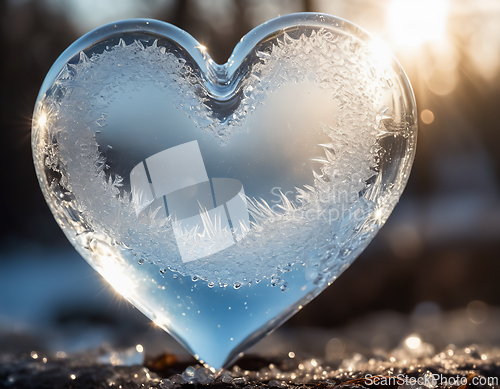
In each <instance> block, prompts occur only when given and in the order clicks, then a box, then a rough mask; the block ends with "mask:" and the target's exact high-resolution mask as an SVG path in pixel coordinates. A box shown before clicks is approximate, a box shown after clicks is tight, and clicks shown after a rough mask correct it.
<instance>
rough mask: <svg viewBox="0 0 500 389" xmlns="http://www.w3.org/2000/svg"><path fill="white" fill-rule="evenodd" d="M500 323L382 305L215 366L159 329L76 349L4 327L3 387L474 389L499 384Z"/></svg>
mask: <svg viewBox="0 0 500 389" xmlns="http://www.w3.org/2000/svg"><path fill="white" fill-rule="evenodd" d="M499 328H500V309H498V308H494V307H488V306H486V305H481V304H476V305H474V304H473V305H471V304H469V306H468V308H467V309H463V310H457V311H451V312H444V313H443V312H441V311H440V310H439V308H438V307H437V306H435V305H433V304H432V303H424V304H420V305H419V306H418V307H417V308H416V310H415V311H414V312H413V313H412V314H411V315H408V316H404V315H401V314H396V313H388V312H386V313H378V314H375V315H370V316H366V317H364V318H361V319H359V320H357V321H354V322H352V323H351V324H350V325H348V326H346V327H344V328H340V329H328V330H327V329H293V330H292V329H286V328H283V329H280V330H278V331H277V332H275V333H274V334H273V335H271V336H270V337H268V338H267V339H266V340H264V341H263V342H261V343H260V344H259V345H257V346H256V347H254V349H253V350H251V351H250V353H249V354H248V355H247V356H245V357H243V358H242V359H240V360H239V361H238V362H236V364H235V365H234V366H231V367H230V368H228V369H227V370H221V371H217V372H213V371H211V370H209V369H207V368H205V367H202V366H200V365H197V364H196V362H195V360H194V359H190V357H189V356H187V354H185V353H183V352H181V351H179V350H178V349H176V348H175V346H173V348H171V347H170V346H166V345H165V344H163V346H160V348H162V347H163V349H162V351H161V352H160V351H159V349H158V341H157V340H158V339H159V332H157V331H149V332H148V333H146V334H144V333H141V334H140V335H139V336H137V338H134V335H132V334H130V338H129V342H131V344H134V343H135V346H130V347H125V348H123V347H114V346H111V345H104V346H100V347H96V348H93V349H90V350H87V351H74V352H68V353H67V352H64V351H47V350H51V349H52V347H51V345H50V343H51V342H53V341H54V336H52V338H51V337H46V336H45V335H46V334H37V335H34V334H31V337H30V334H27V333H22V331H15V330H12V329H10V330H8V329H7V328H3V329H2V328H1V327H0V387H12V388H169V389H170V388H181V387H182V388H193V387H194V386H198V387H199V386H200V385H203V386H205V387H212V388H246V389H251V388H257V387H259V388H261V387H264V388H282V389H284V388H318V389H325V388H329V387H334V386H339V387H344V388H345V387H358V388H363V387H369V382H368V381H367V380H366V378H365V377H366V375H367V374H371V375H381V376H382V378H383V377H390V376H393V377H394V376H397V375H399V374H403V375H404V376H405V377H408V378H411V377H415V378H418V377H421V378H422V379H423V380H425V379H426V378H427V380H426V381H423V382H424V384H423V385H422V384H411V383H410V384H403V385H400V384H396V385H392V387H394V388H396V387H397V388H399V389H417V388H421V389H426V388H444V387H448V388H453V387H456V388H458V387H460V383H461V381H459V380H467V379H469V383H468V384H467V385H466V386H467V387H472V388H473V387H478V388H481V387H499V386H498V382H497V385H496V386H495V385H493V386H492V385H491V383H495V381H494V380H495V379H497V380H498V378H495V377H499V376H500V332H499V331H498V329H499ZM139 342H141V343H142V344H140V343H139ZM155 345H156V349H155ZM28 350H29V351H28ZM432 374H441V375H442V377H446V378H449V379H451V380H452V381H450V383H451V385H450V384H449V385H444V384H441V383H440V382H436V381H433V380H432V378H431V377H432ZM473 379H475V381H474V382H476V384H473ZM453 380H455V381H453ZM488 380H489V382H490V385H488V384H487V383H488ZM481 382H483V383H485V384H484V385H482V384H481ZM454 383H456V384H454ZM371 387H376V385H372V386H371ZM463 388H464V386H462V389H463Z"/></svg>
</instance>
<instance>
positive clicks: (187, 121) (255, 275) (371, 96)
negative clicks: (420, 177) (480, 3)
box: [33, 19, 416, 368]
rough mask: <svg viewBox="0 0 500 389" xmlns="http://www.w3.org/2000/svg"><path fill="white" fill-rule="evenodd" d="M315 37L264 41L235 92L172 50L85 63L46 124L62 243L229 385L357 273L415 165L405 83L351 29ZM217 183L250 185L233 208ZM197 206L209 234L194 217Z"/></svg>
mask: <svg viewBox="0 0 500 389" xmlns="http://www.w3.org/2000/svg"><path fill="white" fill-rule="evenodd" d="M332 20H333V19H332ZM337 25H338V23H337ZM329 26H330V25H329ZM301 28H302V29H301V30H296V29H295V30H293V31H292V32H287V31H283V32H281V33H280V34H278V35H277V36H275V37H273V38H266V39H262V40H261V41H260V42H259V43H258V44H257V45H256V46H255V47H254V48H253V49H252V50H251V51H250V52H249V53H248V55H247V56H246V58H245V60H244V62H243V64H242V65H241V66H240V68H239V70H238V71H237V72H235V73H234V74H233V76H232V77H231V78H230V79H228V80H226V81H227V82H226V83H225V84H224V83H221V82H220V81H219V83H217V82H214V81H213V80H211V79H210V77H209V76H207V75H205V74H204V73H203V72H202V71H201V70H200V68H199V66H198V65H199V64H198V63H196V61H194V60H193V59H192V58H191V56H190V55H189V53H187V52H185V51H184V50H182V49H181V48H180V46H178V45H176V43H175V42H173V41H170V40H166V39H158V36H153V35H152V34H151V36H148V35H147V34H144V33H142V34H137V33H132V32H129V33H128V34H127V33H125V34H123V39H119V40H117V39H116V38H111V37H109V38H108V39H107V40H104V41H103V40H101V41H99V42H98V43H96V44H95V45H93V46H89V47H87V49H86V50H85V51H82V52H78V53H76V55H75V56H74V57H73V58H72V59H71V60H70V61H68V63H66V64H65V65H64V66H63V68H62V69H61V71H60V72H59V74H58V76H57V77H56V78H55V80H54V82H53V83H52V84H51V85H50V87H49V88H48V89H47V90H46V91H45V93H43V94H41V98H40V100H39V102H38V104H37V106H36V109H35V119H34V126H33V149H34V157H35V165H36V168H37V173H38V176H39V179H40V181H41V185H42V189H43V191H44V194H45V196H46V199H47V201H48V203H49V205H50V206H51V209H52V211H53V213H54V215H55V217H56V220H57V221H58V223H59V224H60V225H61V227H62V229H63V231H64V232H65V233H66V235H67V236H68V238H69V239H70V241H71V242H72V243H73V244H74V246H75V247H76V248H77V250H78V251H79V252H80V253H81V254H82V256H83V257H84V258H85V259H86V260H87V261H88V262H89V263H90V264H91V265H92V266H93V267H94V268H95V269H96V270H98V271H99V272H100V273H101V274H102V275H103V276H104V278H106V279H107V280H108V281H109V282H110V283H111V285H113V287H114V288H115V289H116V290H117V291H118V292H120V293H121V294H122V295H123V296H124V297H126V298H127V299H128V300H129V301H131V302H132V303H133V304H134V305H135V306H136V307H138V308H139V309H140V310H141V311H142V312H143V313H144V314H146V315H147V316H148V317H149V318H151V319H152V320H153V321H154V322H155V323H156V324H157V325H158V326H160V327H162V328H164V329H165V330H167V331H168V332H169V333H171V334H172V335H173V336H174V337H175V338H177V339H178V340H179V341H180V342H181V343H182V344H183V345H184V346H185V347H186V348H188V349H189V350H190V351H191V352H192V353H193V354H194V355H195V356H197V357H198V358H200V359H201V360H203V361H205V362H206V363H208V364H209V365H210V366H212V367H215V368H219V367H221V366H223V365H225V364H227V363H229V362H230V361H231V360H233V359H234V358H236V357H237V356H238V355H239V354H240V353H241V352H243V351H244V350H245V349H246V348H248V347H249V346H250V345H251V344H253V343H255V342H256V341H257V340H259V339H260V338H261V337H263V336H264V335H265V334H267V333H268V332H269V331H271V330H273V329H274V328H276V327H277V326H278V325H280V324H281V323H283V322H284V321H285V320H286V319H287V318H288V317H290V316H291V315H292V314H293V313H295V312H296V311H297V310H298V309H300V308H301V307H302V306H303V305H304V304H306V303H307V302H309V301H310V300H311V299H312V298H314V297H315V296H316V295H317V294H318V293H320V292H321V291H322V290H323V289H324V288H325V287H326V286H327V285H328V284H329V283H331V282H332V281H333V280H335V278H336V277H338V276H339V275H340V274H341V273H342V272H343V271H344V270H345V269H346V268H347V267H348V266H349V265H350V264H351V263H352V261H354V259H355V258H356V256H357V255H358V254H359V253H360V252H361V251H362V250H363V249H364V248H365V247H366V245H367V244H368V243H369V241H370V240H371V239H372V238H373V236H374V235H375V234H376V232H377V231H378V229H379V228H380V227H381V226H382V224H383V223H384V222H385V220H386V218H387V217H388V215H389V213H390V212H391V211H392V208H393V207H394V205H395V203H396V202H397V200H398V198H399V195H400V194H401V192H402V190H403V188H404V185H405V183H406V180H407V177H408V173H409V168H410V166H411V162H412V159H413V154H414V146H415V128H416V127H415V126H416V123H415V121H414V118H413V114H414V109H415V108H414V106H413V105H412V104H414V103H413V101H412V98H411V91H409V89H408V85H407V84H406V80H405V78H404V74H402V73H401V70H400V69H399V68H397V67H395V66H396V65H394V64H393V65H392V66H391V65H389V63H388V62H387V63H386V62H383V61H382V62H381V60H380V59H379V56H376V55H374V54H373V52H372V50H371V48H370V45H369V44H368V43H366V42H365V41H364V40H363V39H361V38H360V37H358V36H353V35H351V34H350V33H348V32H347V31H343V30H342V29H341V28H333V27H328V28H326V27H324V26H323V27H321V26H309V27H307V26H302V27H301ZM125 30H126V29H125ZM207 64H208V66H209V67H210V66H214V67H215V66H216V65H213V63H211V62H210V60H209V59H207ZM218 69H219V71H223V70H224V69H225V70H226V71H227V70H228V69H229V68H228V65H226V66H225V67H224V66H222V67H219V68H218ZM207 77H208V78H207ZM182 145H184V147H187V146H186V145H190V146H189V148H184V149H179V148H177V149H175V148H176V147H179V146H182ZM166 150H170V152H166V153H165V151H166ZM172 150H177V151H179V150H191V151H189V152H178V153H177V154H175V153H173V152H172ZM193 150H194V151H193ZM161 153H163V154H161ZM160 155H161V156H162V157H161V158H163V159H161V158H160V157H159V156H160ZM173 155H175V156H176V157H175V158H177V159H176V160H172V158H173V157H172V156H173ZM155 158H156V159H155ZM168 158H170V159H168ZM160 160H161V161H163V162H162V163H164V165H161V164H160V165H159V164H158V163H156V162H155V161H160ZM165 161H167V162H165ZM155 163H156V165H155ZM136 167H138V168H137V170H135V171H136V173H137V174H136V173H134V174H132V173H131V172H132V171H133V170H134V168H136ZM183 169H184V170H183ZM193 169H194V170H196V171H194V170H193ZM179 171H186V174H184V175H182V177H177V178H176V180H181V181H182V183H181V184H179V185H177V184H176V185H177V186H176V185H174V184H173V182H174V181H175V180H174V179H173V178H172V177H175V174H176V173H178V172H179ZM169 172H170V173H169ZM162 177H163V178H165V177H167V179H166V184H165V183H164V182H160V181H162V179H161V178H162ZM200 177H201V178H200ZM217 178H225V179H233V181H234V182H239V183H240V184H241V187H242V188H243V191H241V192H240V194H239V197H238V196H235V197H234V198H235V199H236V200H234V201H233V203H231V202H230V201H226V200H227V199H226V200H224V204H218V199H220V197H218V193H217V188H216V185H215V183H216V181H215V180H214V179H217ZM169 180H170V181H169ZM138 187H139V188H140V191H138V190H137V188H138ZM172 187H175V188H174V189H176V190H177V191H174V189H171V190H170V189H168V188H172ZM160 188H161V190H162V191H161V190H160ZM179 188H180V189H179ZM160 192H161V193H160ZM193 193H195V194H193ZM236 193H237V191H236ZM242 193H244V195H243V194H242ZM202 195H203V196H205V197H203V196H202ZM202 198H204V199H208V200H209V201H208V202H209V203H210V202H211V203H210V204H211V205H210V204H209V205H208V206H205V205H203V206H202V202H203V201H205V200H200V199H202ZM188 199H195V200H196V201H197V204H199V207H198V208H197V209H196V214H195V213H191V214H189V215H187V216H189V217H191V219H189V220H195V221H198V220H201V222H197V223H198V224H193V223H194V222H192V221H191V222H186V220H188V218H187V216H186V218H183V219H182V220H181V218H178V216H179V215H180V214H181V213H182V212H184V210H183V211H182V212H181V211H180V208H179V207H178V206H177V205H176V204H180V203H182V202H183V201H184V200H185V201H188ZM193 201H194V200H193ZM231 204H232V205H231ZM235 204H236V205H238V204H239V205H238V206H236V205H235ZM241 204H244V205H245V207H246V210H245V209H244V210H245V212H243V213H241ZM216 207H218V208H217V209H216ZM231 207H232V208H231ZM238 207H239V208H238ZM217 210H218V211H217ZM210 212H212V213H210ZM217 212H219V213H217ZM238 212H239V213H238ZM236 213H238V215H239V216H238V217H236V216H235V215H236ZM200 215H204V217H200ZM141 218H142V219H141ZM224 218H226V219H224ZM237 222H239V226H238V223H237ZM179 223H180V224H179ZM182 223H184V224H182ZM189 223H191V224H189ZM179 225H180V227H179ZM186 225H188V226H190V228H186V227H185V226H186ZM193 225H195V226H196V228H191V227H192V226H193ZM183 226H184V227H183ZM238 228H240V230H238ZM207 242H208V243H207ZM221 242H222V243H224V244H222V243H221ZM181 245H182V246H181ZM183 250H184V251H183ZM187 258H188V260H187Z"/></svg>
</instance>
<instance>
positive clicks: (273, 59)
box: [35, 30, 402, 290]
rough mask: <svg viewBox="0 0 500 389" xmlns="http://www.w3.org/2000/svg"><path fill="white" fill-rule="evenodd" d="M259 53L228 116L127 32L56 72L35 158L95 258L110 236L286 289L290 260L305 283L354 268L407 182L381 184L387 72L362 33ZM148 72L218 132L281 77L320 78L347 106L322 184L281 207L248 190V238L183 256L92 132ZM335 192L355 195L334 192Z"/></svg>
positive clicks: (200, 269)
mask: <svg viewBox="0 0 500 389" xmlns="http://www.w3.org/2000/svg"><path fill="white" fill-rule="evenodd" d="M254 55H255V56H256V58H258V61H256V63H254V65H253V66H252V67H251V69H250V71H249V73H248V74H247V76H246V77H245V79H244V80H243V81H242V93H243V95H242V98H241V102H240V105H239V107H238V108H237V109H236V110H235V112H233V113H232V114H231V116H230V117H228V118H227V120H225V121H224V122H221V121H220V120H217V119H215V118H214V117H213V116H212V114H211V112H210V109H209V108H208V106H207V105H205V104H204V96H205V95H206V92H204V90H203V87H202V86H203V81H202V80H201V79H199V77H198V76H197V74H196V72H195V71H194V70H193V69H192V68H191V67H190V66H188V65H187V64H186V61H185V60H183V59H182V58H178V57H177V56H176V55H174V54H173V53H170V52H166V50H165V48H164V47H160V46H158V45H157V43H156V42H155V43H154V44H152V45H151V46H144V45H143V44H142V43H141V42H139V41H136V42H135V43H133V44H130V45H126V44H125V43H124V41H120V43H119V44H118V45H116V46H114V47H111V48H110V49H108V50H106V51H104V52H103V53H102V54H94V55H93V56H92V57H91V58H89V57H87V56H86V55H85V54H84V53H83V52H82V53H81V54H80V59H79V61H78V63H75V64H68V65H67V66H66V68H65V69H64V70H63V71H62V72H61V74H59V76H58V78H57V80H56V82H55V84H54V86H53V88H51V90H50V93H48V94H47V95H46V96H45V99H44V101H43V104H41V105H40V107H39V114H40V113H41V112H42V111H43V112H45V113H46V114H47V117H48V121H47V124H46V126H44V127H43V128H39V129H38V132H37V133H36V134H35V144H37V145H38V147H37V148H36V149H35V159H37V158H39V157H42V158H41V159H43V160H44V161H45V162H44V163H45V166H44V167H40V168H39V171H43V170H44V169H46V170H47V171H48V173H47V175H46V176H44V175H43V174H42V178H41V179H42V181H45V184H46V186H47V188H44V190H45V191H46V193H48V194H49V195H50V196H52V198H53V203H52V204H51V206H52V207H53V209H54V210H55V213H56V214H57V216H56V217H58V220H59V222H60V223H61V224H62V225H63V229H64V230H65V232H66V233H67V234H68V236H69V237H70V239H71V240H73V241H74V242H77V244H78V245H80V247H81V250H80V251H81V252H82V254H83V255H84V256H85V257H86V258H87V259H89V260H90V261H91V263H92V262H93V263H94V265H95V266H96V267H100V266H102V265H103V264H102V263H100V261H102V260H103V259H102V258H101V257H102V255H101V254H98V253H96V251H95V250H93V248H92V247H93V244H94V246H95V241H96V239H97V240H99V239H100V237H104V238H103V239H102V240H103V242H106V245H109V246H110V247H114V246H117V249H118V248H119V250H118V251H116V252H117V253H118V254H116V253H115V254H113V258H115V257H116V256H118V257H119V256H120V254H119V253H120V250H126V251H129V252H131V253H133V254H134V255H135V256H136V258H137V259H138V260H139V261H144V260H146V261H148V262H151V263H155V264H157V265H158V266H159V270H160V271H162V272H165V269H169V270H171V271H173V272H178V273H180V274H183V275H192V276H193V277H197V278H201V279H203V280H206V281H207V282H208V283H209V284H212V285H213V283H218V284H220V285H228V284H229V285H235V286H236V285H241V284H245V283H247V284H248V283H252V282H258V281H260V280H262V279H271V280H272V282H271V283H272V285H281V286H282V288H283V290H286V285H284V284H283V283H282V282H281V278H280V277H281V276H282V274H283V273H286V272H289V271H291V270H293V269H304V271H305V275H306V279H307V280H308V281H310V282H314V283H315V284H317V285H324V284H326V282H330V281H331V280H333V279H334V278H335V277H337V276H338V275H339V274H340V273H341V272H342V271H343V270H345V269H346V268H347V267H348V266H349V264H350V263H351V262H352V261H353V260H354V259H355V258H356V256H357V255H358V254H359V253H360V252H361V251H362V250H363V249H364V247H365V246H366V244H368V242H369V240H370V239H371V237H373V235H374V234H375V233H376V232H377V230H378V228H379V227H380V226H381V225H382V224H383V223H384V222H385V218H386V217H387V215H388V213H389V212H390V211H391V210H392V208H393V207H394V205H395V203H396V201H397V198H398V197H399V194H400V193H401V191H402V186H401V185H399V187H398V183H397V182H396V185H395V187H394V188H392V189H391V188H388V187H387V186H384V184H383V183H382V177H381V174H379V173H378V164H379V158H380V153H381V147H380V144H379V139H380V138H381V137H382V136H383V135H384V134H386V133H387V126H386V125H385V124H384V123H385V122H384V120H385V121H387V119H392V120H394V121H397V120H399V118H395V117H394V116H395V115H396V114H395V113H394V112H391V111H390V110H389V108H388V107H387V106H385V105H384V101H385V100H384V99H385V98H386V96H387V93H388V91H389V90H390V86H391V85H390V83H391V81H390V80H391V77H392V75H391V74H390V71H389V70H387V69H386V68H385V67H384V66H382V65H381V64H380V63H379V62H377V60H376V58H375V56H373V55H372V53H371V51H370V48H369V47H368V45H366V44H365V43H363V42H361V41H359V40H357V39H356V38H354V37H351V36H344V35H336V34H333V33H332V32H329V31H325V30H319V31H312V33H311V34H310V35H309V36H306V35H302V36H301V37H300V38H299V39H292V38H291V37H289V36H288V35H286V34H284V35H283V36H282V37H281V38H279V39H276V40H275V42H274V43H273V44H272V45H271V46H269V45H268V46H266V47H263V48H259V47H257V49H256V52H255V53H254ZM140 80H142V82H144V83H152V84H153V85H155V86H156V87H157V88H158V89H159V90H162V91H165V92H164V95H165V99H166V101H169V99H170V102H171V103H172V104H174V105H175V106H176V107H177V108H178V109H179V110H182V111H183V112H185V114H186V115H188V116H189V117H190V118H191V119H192V120H193V121H195V122H196V123H197V125H198V126H200V127H203V128H206V129H207V130H208V131H213V132H214V133H215V134H216V135H217V136H219V137H220V138H221V141H224V139H226V138H228V137H230V136H231V134H232V133H235V132H238V131H242V123H243V122H244V119H245V118H246V117H247V116H248V115H251V114H252V112H254V111H255V110H256V109H258V107H259V106H262V105H263V104H265V101H266V98H267V97H268V95H269V94H270V93H272V92H273V91H276V90H278V89H279V88H280V87H281V86H283V85H285V84H287V83H299V82H303V81H307V82H311V83H315V84H317V85H319V86H320V87H321V88H322V89H323V90H325V91H326V92H327V93H328V94H329V95H330V96H331V98H332V99H335V100H337V101H338V102H339V105H340V115H339V117H338V118H337V125H336V126H335V127H330V126H326V125H324V126H322V131H323V132H324V134H325V135H326V136H328V137H329V139H330V142H329V143H327V144H324V145H322V147H323V148H324V157H322V158H320V159H319V162H321V164H322V166H321V169H320V171H319V172H314V173H312V174H314V185H313V186H304V187H301V188H296V189H297V192H298V193H299V194H298V196H297V201H296V202H295V203H292V202H290V201H289V200H288V199H287V198H286V197H285V196H283V197H282V202H281V204H280V207H281V211H280V212H276V211H275V210H272V209H271V208H270V207H269V205H268V204H267V203H266V202H265V201H264V200H262V199H255V198H247V202H248V204H249V212H250V214H251V216H252V218H253V222H252V226H251V229H250V231H249V232H248V235H247V236H246V238H245V239H243V240H241V241H239V242H237V243H236V244H235V245H233V246H231V247H229V248H228V249H226V250H224V251H223V252H219V253H215V254H213V255H212V256H210V258H209V259H208V260H206V261H205V262H204V263H203V265H202V266H201V265H200V263H194V262H196V261H194V262H192V263H191V262H188V263H182V261H181V259H180V256H179V254H178V253H179V251H178V248H177V245H176V242H175V238H174V235H173V232H172V221H171V220H169V219H168V218H167V219H165V220H163V221H162V222H161V223H158V224H157V225H153V226H152V225H144V224H141V223H138V222H137V216H136V213H135V210H134V206H133V204H132V202H131V196H130V193H127V192H126V191H124V190H123V178H122V177H120V176H118V175H112V174H108V173H107V169H108V166H107V161H106V160H105V158H103V156H102V153H101V151H100V150H99V145H98V143H97V141H96V135H95V134H96V133H97V132H98V131H99V130H100V128H102V127H103V126H105V125H106V109H107V107H108V106H109V104H110V103H111V102H112V101H113V100H114V99H115V98H116V97H117V94H119V93H120V92H121V91H122V89H123V87H124V86H125V85H135V84H137V85H140V83H139V82H138V81H140ZM134 83H135V84H134ZM172 89H174V90H177V91H178V93H177V94H176V95H177V97H176V100H175V101H173V98H172V97H169V96H168V92H169V91H172ZM204 94H205V95H204ZM393 132H394V131H393ZM400 132H401V131H400ZM37 156H38V157H37ZM339 194H347V195H346V196H344V197H342V198H340V199H336V201H331V199H332V198H336V197H335V196H338V195H339ZM325 199H326V201H325ZM297 203H298V204H299V205H297ZM151 212H153V213H154V212H155V210H154V209H152V210H151ZM150 216H151V217H152V218H154V217H155V216H156V215H150ZM65 227H67V228H65ZM73 231H76V234H75V233H74V232H73ZM92 242H94V243H92ZM192 250H193V251H196V247H193V248H192ZM193 255H196V253H194V254H193ZM124 266H125V265H124Z"/></svg>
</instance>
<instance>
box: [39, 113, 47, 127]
mask: <svg viewBox="0 0 500 389" xmlns="http://www.w3.org/2000/svg"><path fill="white" fill-rule="evenodd" d="M37 124H38V126H39V127H40V128H43V127H45V125H46V124H47V114H46V113H45V112H42V113H41V114H40V116H39V118H38V120H37Z"/></svg>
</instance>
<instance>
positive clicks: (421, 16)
mask: <svg viewBox="0 0 500 389" xmlns="http://www.w3.org/2000/svg"><path fill="white" fill-rule="evenodd" d="M387 16H388V22H389V28H390V32H391V38H392V39H393V40H394V43H395V44H396V45H397V46H400V47H401V46H404V47H416V46H420V45H422V44H424V43H427V42H431V41H438V40H441V39H443V38H444V36H445V34H446V22H447V17H448V2H447V0H393V1H392V3H391V4H390V6H389V8H388V15H387Z"/></svg>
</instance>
